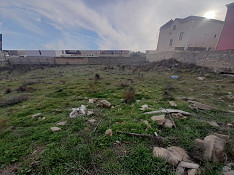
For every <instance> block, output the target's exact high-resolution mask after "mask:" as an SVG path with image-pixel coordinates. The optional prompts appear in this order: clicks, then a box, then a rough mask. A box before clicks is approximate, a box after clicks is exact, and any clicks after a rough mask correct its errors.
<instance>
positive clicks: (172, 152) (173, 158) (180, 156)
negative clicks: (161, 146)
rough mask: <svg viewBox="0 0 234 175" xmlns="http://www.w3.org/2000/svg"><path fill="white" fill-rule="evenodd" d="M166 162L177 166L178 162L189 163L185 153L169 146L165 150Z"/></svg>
mask: <svg viewBox="0 0 234 175" xmlns="http://www.w3.org/2000/svg"><path fill="white" fill-rule="evenodd" d="M167 150H168V151H167V158H166V159H167V161H168V162H169V163H170V164H171V165H174V166H176V165H178V163H179V162H180V161H186V162H189V161H190V160H189V156H188V154H187V153H186V151H185V150H184V149H183V148H180V147H176V146H171V147H169V148H167Z"/></svg>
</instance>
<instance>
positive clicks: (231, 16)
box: [216, 3, 234, 50]
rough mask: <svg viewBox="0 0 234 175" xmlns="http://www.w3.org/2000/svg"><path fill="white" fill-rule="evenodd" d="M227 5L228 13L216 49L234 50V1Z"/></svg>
mask: <svg viewBox="0 0 234 175" xmlns="http://www.w3.org/2000/svg"><path fill="white" fill-rule="evenodd" d="M226 6H227V14H226V18H225V21H224V26H223V31H222V34H221V37H220V39H219V42H218V46H217V48H216V50H234V3H231V4H228V5H226Z"/></svg>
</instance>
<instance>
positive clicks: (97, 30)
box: [0, 0, 233, 51]
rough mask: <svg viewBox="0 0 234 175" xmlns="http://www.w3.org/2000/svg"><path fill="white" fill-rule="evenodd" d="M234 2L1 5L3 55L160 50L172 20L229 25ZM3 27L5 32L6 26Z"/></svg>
mask: <svg viewBox="0 0 234 175" xmlns="http://www.w3.org/2000/svg"><path fill="white" fill-rule="evenodd" d="M231 2H233V0H0V30H2V33H3V49H5V50H7V49H9V50H10V49H129V50H135V51H136V50H140V51H144V50H152V49H156V47H157V38H158V34H159V28H160V26H162V25H163V24H164V23H166V22H167V21H169V20H170V19H175V18H184V17H187V16H190V15H196V16H204V15H205V14H206V13H207V12H210V11H212V12H213V13H214V14H215V17H214V18H215V19H219V20H224V18H225V15H226V7H225V5H226V4H228V3H231ZM1 25H2V26H1Z"/></svg>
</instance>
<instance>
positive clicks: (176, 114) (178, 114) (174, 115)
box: [171, 113, 187, 119]
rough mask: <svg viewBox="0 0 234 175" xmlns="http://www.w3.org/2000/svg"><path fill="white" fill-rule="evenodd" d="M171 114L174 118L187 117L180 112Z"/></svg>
mask: <svg viewBox="0 0 234 175" xmlns="http://www.w3.org/2000/svg"><path fill="white" fill-rule="evenodd" d="M171 116H172V117H173V118H176V119H187V117H186V116H184V115H182V114H181V113H172V114H171Z"/></svg>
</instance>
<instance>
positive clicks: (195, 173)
mask: <svg viewBox="0 0 234 175" xmlns="http://www.w3.org/2000/svg"><path fill="white" fill-rule="evenodd" d="M198 174H201V173H199V170H197V169H190V170H188V175H198Z"/></svg>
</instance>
